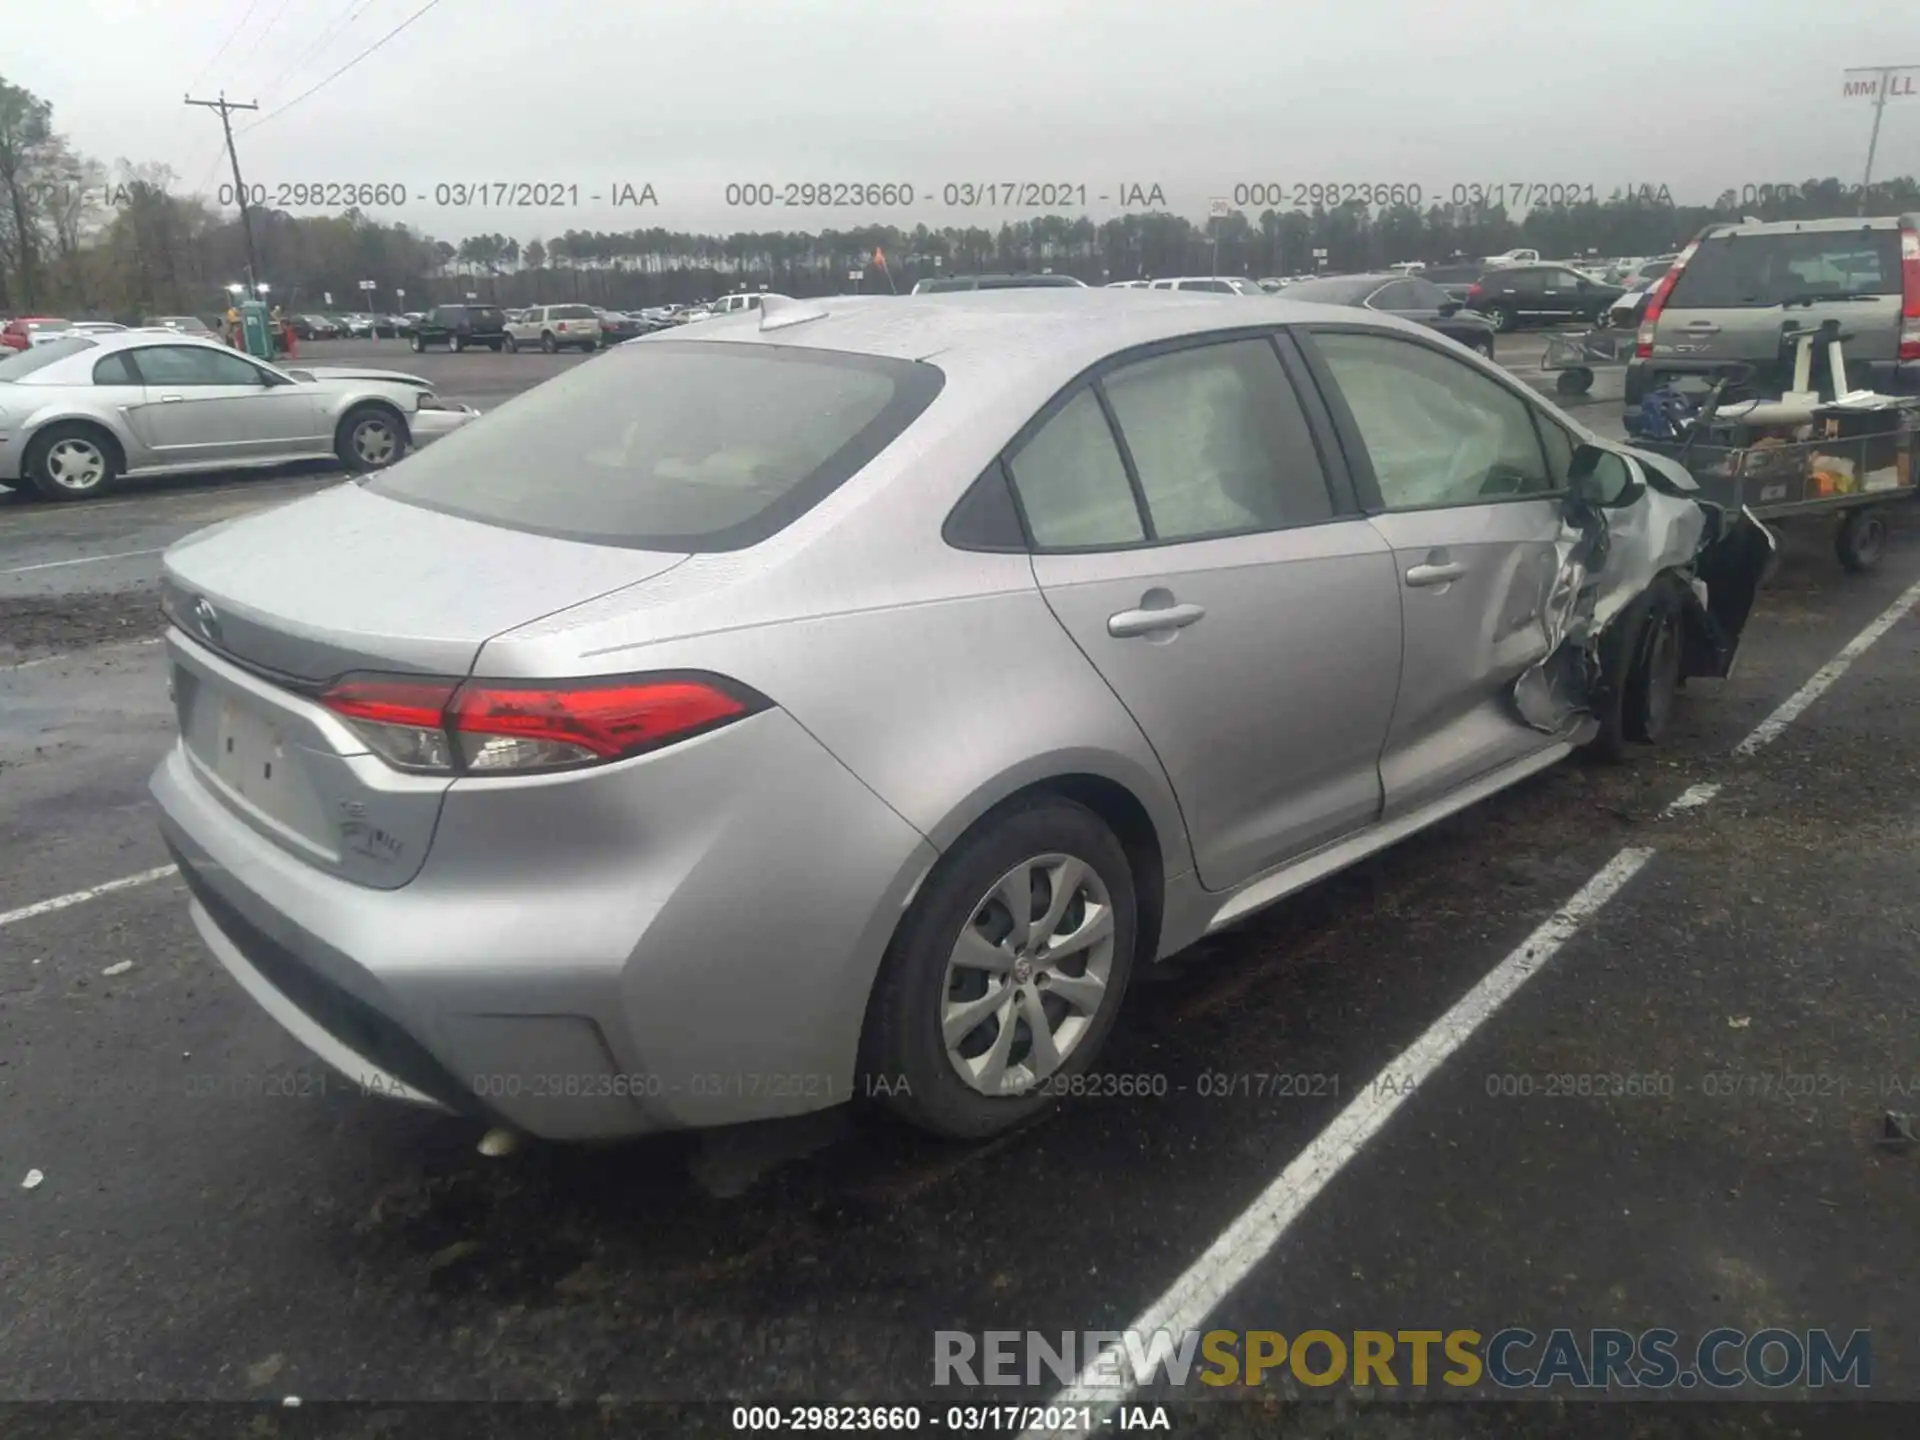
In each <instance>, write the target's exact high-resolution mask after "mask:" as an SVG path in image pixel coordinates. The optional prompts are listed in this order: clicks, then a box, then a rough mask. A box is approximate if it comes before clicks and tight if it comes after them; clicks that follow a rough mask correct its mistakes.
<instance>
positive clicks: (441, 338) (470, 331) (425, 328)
mask: <svg viewBox="0 0 1920 1440" xmlns="http://www.w3.org/2000/svg"><path fill="white" fill-rule="evenodd" d="M410 343H411V344H412V346H413V348H414V350H415V351H416V352H417V351H421V350H425V349H427V348H428V347H430V346H434V345H445V346H446V347H447V348H448V349H449V350H453V351H455V352H456V353H457V352H459V351H461V350H465V349H466V348H467V347H468V346H469V345H484V346H486V348H487V349H489V350H494V351H499V350H503V349H505V348H506V344H507V314H506V311H504V310H502V309H501V308H500V307H499V306H498V305H436V306H434V307H433V309H431V310H429V311H428V312H427V313H426V314H425V315H423V316H421V317H420V323H419V324H418V325H416V326H414V328H413V335H412V337H411V340H410Z"/></svg>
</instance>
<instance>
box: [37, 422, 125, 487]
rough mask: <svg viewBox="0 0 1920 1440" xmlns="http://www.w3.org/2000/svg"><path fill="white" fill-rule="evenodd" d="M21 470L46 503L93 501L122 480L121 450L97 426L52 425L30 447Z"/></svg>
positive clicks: (82, 424) (73, 423) (76, 424)
mask: <svg viewBox="0 0 1920 1440" xmlns="http://www.w3.org/2000/svg"><path fill="white" fill-rule="evenodd" d="M21 471H22V474H23V476H24V478H25V484H26V486H27V487H28V488H30V489H31V491H32V492H33V493H34V494H36V495H38V496H39V497H40V498H41V499H42V500H92V499H94V498H95V497H97V496H100V495H104V494H106V493H107V492H108V491H110V490H112V489H113V487H114V485H115V483H116V482H117V481H118V480H119V478H120V461H119V448H118V447H117V446H116V445H115V444H114V443H113V441H112V440H111V439H110V438H108V435H107V433H106V431H104V430H101V429H100V428H98V427H97V426H94V425H88V424H85V423H84V422H79V421H75V422H69V423H66V424H60V425H49V426H48V427H47V428H46V429H45V430H42V431H41V432H40V433H39V434H38V435H36V436H34V437H33V441H32V443H31V444H29V445H28V446H27V451H26V455H25V457H24V458H23V459H22V461H21Z"/></svg>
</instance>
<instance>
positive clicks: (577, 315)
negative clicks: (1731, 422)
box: [475, 305, 593, 320]
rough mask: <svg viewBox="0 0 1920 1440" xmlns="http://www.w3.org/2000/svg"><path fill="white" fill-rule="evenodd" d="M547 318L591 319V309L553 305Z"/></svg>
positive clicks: (581, 306)
mask: <svg viewBox="0 0 1920 1440" xmlns="http://www.w3.org/2000/svg"><path fill="white" fill-rule="evenodd" d="M475 313H477V314H485V313H486V312H485V311H477V312H475ZM547 318H548V319H549V320H591V319H593V309H592V307H591V306H587V305H555V306H554V307H553V308H551V309H550V310H548V311H547Z"/></svg>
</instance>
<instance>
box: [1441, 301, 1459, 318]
mask: <svg viewBox="0 0 1920 1440" xmlns="http://www.w3.org/2000/svg"><path fill="white" fill-rule="evenodd" d="M1463 308H1464V307H1463V305H1462V302H1460V301H1458V300H1442V301H1441V302H1440V318H1441V319H1442V320H1444V319H1446V318H1447V317H1448V316H1449V315H1458V314H1459V313H1460V311H1461V310H1462V309H1463Z"/></svg>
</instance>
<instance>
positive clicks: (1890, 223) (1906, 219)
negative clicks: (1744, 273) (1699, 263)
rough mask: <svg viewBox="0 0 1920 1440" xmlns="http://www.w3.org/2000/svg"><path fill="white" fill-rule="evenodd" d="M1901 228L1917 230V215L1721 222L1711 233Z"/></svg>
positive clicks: (1918, 224)
mask: <svg viewBox="0 0 1920 1440" xmlns="http://www.w3.org/2000/svg"><path fill="white" fill-rule="evenodd" d="M1902 226H1905V227H1907V228H1908V229H1920V216H1916V215H1912V214H1907V215H1853V216H1845V215H1843V216H1840V217H1838V218H1836V219H1832V220H1765V221H1756V222H1755V223H1753V224H1751V225H1748V224H1744V223H1736V222H1731V221H1729V222H1723V223H1722V224H1719V225H1715V226H1713V227H1712V232H1713V234H1714V235H1715V236H1716V237H1718V236H1723V235H1792V234H1796V233H1798V232H1802V231H1811V232H1818V233H1831V232H1833V231H1836V230H1898V229H1900V228H1901V227H1902Z"/></svg>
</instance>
